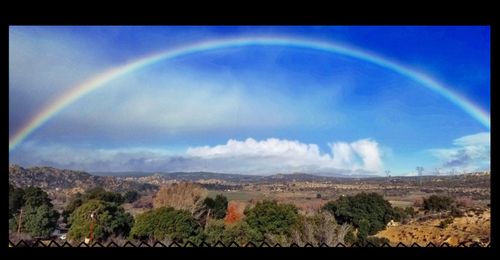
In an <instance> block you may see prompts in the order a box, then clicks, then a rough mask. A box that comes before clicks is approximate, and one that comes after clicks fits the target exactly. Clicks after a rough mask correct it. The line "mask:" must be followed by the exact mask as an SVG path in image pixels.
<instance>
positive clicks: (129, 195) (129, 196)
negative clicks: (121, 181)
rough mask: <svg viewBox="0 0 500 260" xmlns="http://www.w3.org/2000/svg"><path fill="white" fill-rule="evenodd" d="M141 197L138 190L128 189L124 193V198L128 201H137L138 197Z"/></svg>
mask: <svg viewBox="0 0 500 260" xmlns="http://www.w3.org/2000/svg"><path fill="white" fill-rule="evenodd" d="M138 198H139V193H137V191H134V190H132V191H127V192H125V195H123V199H124V200H125V201H126V202H127V203H132V202H134V201H136V200H137V199H138Z"/></svg>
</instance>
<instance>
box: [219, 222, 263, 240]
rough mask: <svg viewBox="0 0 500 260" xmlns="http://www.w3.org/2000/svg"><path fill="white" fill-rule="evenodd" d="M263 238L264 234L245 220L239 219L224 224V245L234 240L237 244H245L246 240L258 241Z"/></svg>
mask: <svg viewBox="0 0 500 260" xmlns="http://www.w3.org/2000/svg"><path fill="white" fill-rule="evenodd" d="M263 240H264V236H263V234H262V233H261V232H260V231H259V230H257V229H256V228H253V227H251V226H250V225H249V224H248V223H247V222H246V221H239V222H236V223H233V224H229V225H227V226H226V229H225V230H224V233H223V240H222V241H223V243H225V244H226V245H228V244H229V243H230V242H231V241H235V242H236V243H238V244H239V245H245V244H247V243H248V242H252V243H259V242H261V241H263Z"/></svg>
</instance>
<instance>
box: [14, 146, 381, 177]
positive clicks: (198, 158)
mask: <svg viewBox="0 0 500 260" xmlns="http://www.w3.org/2000/svg"><path fill="white" fill-rule="evenodd" d="M330 148H331V153H321V152H320V149H319V147H318V145H316V144H305V143H301V142H299V141H296V140H286V139H277V138H269V139H266V140H262V141H257V140H254V139H252V138H248V139H246V140H244V141H238V140H233V139H231V140H229V141H227V143H226V144H222V145H216V146H200V147H190V148H188V149H187V150H186V152H185V153H182V152H180V153H179V152H175V153H174V152H172V151H171V150H168V149H151V148H147V147H146V148H126V147H123V148H116V149H92V148H77V147H70V146H67V145H54V144H52V145H51V144H37V143H33V142H28V143H24V144H22V145H21V146H20V147H18V149H16V150H15V151H14V152H12V153H10V154H9V162H10V163H18V164H21V165H23V166H34V165H47V166H53V167H60V168H69V169H79V170H85V171H91V172H92V171H147V172H153V171H164V172H168V171H211V172H221V173H241V174H275V173H294V172H304V173H316V174H323V175H328V174H336V173H341V174H352V175H356V174H375V173H379V172H380V169H381V166H382V160H381V153H380V151H379V148H378V144H377V143H376V142H375V141H372V140H369V139H362V140H358V141H355V142H352V143H346V142H339V143H333V144H330Z"/></svg>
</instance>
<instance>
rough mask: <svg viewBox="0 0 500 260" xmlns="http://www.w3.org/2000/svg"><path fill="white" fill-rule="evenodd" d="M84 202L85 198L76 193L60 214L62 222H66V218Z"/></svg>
mask: <svg viewBox="0 0 500 260" xmlns="http://www.w3.org/2000/svg"><path fill="white" fill-rule="evenodd" d="M84 200H85V198H84V197H83V195H82V194H81V193H79V192H78V193H77V194H75V196H74V197H73V198H72V199H71V200H70V201H69V203H68V204H67V205H66V207H65V208H64V210H63V212H62V216H63V220H64V222H67V221H68V218H69V216H70V215H71V213H73V211H75V209H77V208H78V207H80V206H81V205H82V204H83V203H84V202H85V201H84Z"/></svg>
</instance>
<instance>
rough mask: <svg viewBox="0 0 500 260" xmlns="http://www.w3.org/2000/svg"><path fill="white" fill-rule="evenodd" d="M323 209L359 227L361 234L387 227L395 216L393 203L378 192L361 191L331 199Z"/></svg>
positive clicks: (338, 218)
mask: <svg viewBox="0 0 500 260" xmlns="http://www.w3.org/2000/svg"><path fill="white" fill-rule="evenodd" d="M323 209H325V210H327V211H329V212H331V213H333V214H334V216H335V219H337V221H338V223H340V224H343V223H348V224H352V225H354V226H355V227H357V228H359V235H361V236H367V235H373V234H375V233H377V232H378V231H380V230H383V229H385V226H386V225H387V223H388V222H389V221H390V220H391V218H393V216H394V211H393V209H392V207H391V204H390V203H389V202H388V201H387V200H385V199H384V198H383V197H382V195H380V194H377V193H364V192H362V193H359V194H356V195H355V196H345V197H341V198H339V199H338V200H336V201H330V202H328V203H327V204H325V206H323ZM359 235H358V236H359Z"/></svg>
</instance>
